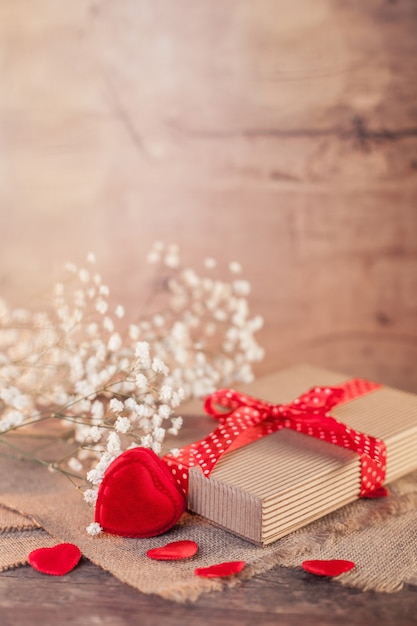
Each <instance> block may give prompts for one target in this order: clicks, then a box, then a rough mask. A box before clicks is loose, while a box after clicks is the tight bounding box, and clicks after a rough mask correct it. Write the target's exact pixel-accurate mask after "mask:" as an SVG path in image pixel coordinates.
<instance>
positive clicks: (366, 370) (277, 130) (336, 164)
mask: <svg viewBox="0 0 417 626" xmlns="http://www.w3.org/2000/svg"><path fill="white" fill-rule="evenodd" d="M416 28H417V5H416V2H415V0H397V1H396V0H387V1H384V0H368V1H367V2H365V3H364V2H361V1H360V0H351V1H349V2H341V1H337V0H315V2H310V0H295V1H293V0H284V1H280V2H278V1H277V0H259V1H258V2H253V1H252V0H233V1H231V2H226V3H224V2H212V1H211V0H202V1H200V2H192V1H190V0H177V1H176V2H175V5H172V4H171V3H169V2H167V1H165V0H161V1H159V2H154V0H143V1H141V2H138V1H135V0H121V1H120V2H106V1H104V0H102V1H100V0H81V1H80V2H70V3H68V2H64V1H63V0H61V1H60V0H58V1H57V0H30V1H28V0H14V1H13V2H7V1H6V0H4V1H3V2H0V72H1V87H0V137H1V139H0V141H1V151H0V166H1V175H0V229H1V234H2V245H1V247H0V289H1V293H2V295H3V296H4V297H5V298H6V299H8V300H9V301H10V302H12V303H14V304H19V305H21V304H23V303H27V302H28V301H29V300H30V296H31V295H32V294H34V293H37V292H39V291H42V290H44V289H45V288H46V287H47V286H49V285H51V284H52V281H53V280H54V279H55V278H56V276H57V275H58V273H59V270H60V268H61V265H62V264H63V263H64V262H65V261H67V260H73V261H75V262H81V261H82V260H83V259H84V258H85V256H86V253H87V252H88V251H89V250H94V251H95V252H96V255H97V257H98V261H99V269H100V270H101V273H102V274H103V276H104V277H105V278H106V280H107V282H108V284H109V285H110V287H111V291H112V294H113V297H114V299H115V301H116V302H119V301H121V302H123V303H124V304H125V305H126V306H127V308H128V309H129V310H133V311H134V312H136V310H137V308H138V306H139V305H140V302H141V300H142V299H143V294H144V293H148V292H149V289H151V284H150V281H151V278H150V273H149V269H148V268H146V267H145V266H144V258H145V256H146V253H147V252H148V250H149V248H150V246H151V243H152V242H153V241H154V240H156V239H160V240H163V241H165V242H176V243H178V244H180V246H181V249H182V250H183V254H184V258H185V261H186V263H189V264H190V265H192V266H194V267H198V266H199V265H200V264H201V263H200V262H201V258H202V257H205V256H214V257H216V258H217V259H218V260H219V263H220V265H222V264H223V265H224V266H226V264H227V262H228V261H230V260H233V259H237V260H239V261H240V262H241V263H242V264H243V266H244V268H245V275H246V277H247V278H249V279H250V280H251V282H252V284H253V294H252V300H251V302H252V308H253V310H254V312H257V313H260V314H262V315H263V316H264V318H265V328H264V329H263V330H262V331H261V334H260V340H261V342H262V343H263V344H264V345H265V346H266V347H267V356H266V359H265V361H264V362H263V363H262V364H261V365H260V366H259V368H258V372H259V373H267V372H270V371H273V370H274V369H276V368H277V367H283V366H286V365H289V364H292V363H296V362H300V361H304V362H311V363H313V364H317V365H324V366H328V367H332V368H333V369H336V370H340V371H345V372H347V373H351V374H356V375H359V376H367V377H370V378H374V379H378V380H380V381H381V382H383V383H386V384H392V385H396V386H398V387H401V388H403V389H408V390H413V391H417V368H416V367H415V363H416V358H417V324H416V313H417V209H416V199H417V193H416V192H417V111H416V97H417V66H416V62H415V59H416V53H417V38H416V36H415V33H416Z"/></svg>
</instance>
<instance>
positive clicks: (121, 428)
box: [114, 415, 132, 433]
mask: <svg viewBox="0 0 417 626" xmlns="http://www.w3.org/2000/svg"><path fill="white" fill-rule="evenodd" d="M131 425H132V424H131V422H130V419H129V418H128V417H121V416H120V415H119V417H118V418H117V420H116V421H115V423H114V427H115V429H116V430H117V432H118V433H127V432H128V431H129V430H130V427H131Z"/></svg>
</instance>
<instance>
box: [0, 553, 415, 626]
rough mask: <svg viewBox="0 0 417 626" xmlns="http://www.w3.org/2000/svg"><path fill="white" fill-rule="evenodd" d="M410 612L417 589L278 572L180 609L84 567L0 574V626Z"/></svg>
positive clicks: (407, 623) (390, 624)
mask: <svg viewBox="0 0 417 626" xmlns="http://www.w3.org/2000/svg"><path fill="white" fill-rule="evenodd" d="M416 609H417V587H409V588H406V589H404V590H403V591H400V592H398V593H395V594H389V595H381V594H375V593H371V592H360V591H355V590H351V589H346V588H344V587H341V586H339V585H337V584H335V583H332V582H331V581H328V580H321V579H319V578H314V577H311V576H310V575H308V574H307V573H304V572H301V571H300V572H299V571H294V570H287V569H284V568H275V569H274V570H272V571H270V572H268V573H267V574H263V575H262V576H256V577H255V578H253V579H251V580H248V581H246V582H244V583H243V584H242V586H240V587H239V588H237V589H229V590H226V591H222V592H215V593H212V594H208V595H205V596H203V597H201V598H200V599H199V600H198V601H197V602H195V603H194V604H187V605H182V604H175V603H173V602H169V601H167V600H163V599H162V598H160V597H159V596H146V595H143V594H140V593H138V592H137V591H135V590H134V589H132V588H130V587H128V586H126V585H123V584H121V583H120V582H118V581H117V580H116V579H115V578H114V577H113V576H111V575H110V574H108V573H106V572H103V571H102V570H100V569H98V568H97V567H95V566H94V565H92V564H91V563H89V562H82V563H81V564H80V565H79V566H78V567H77V569H75V570H73V571H72V572H71V573H70V574H68V575H67V576H65V577H63V578H53V579H51V578H50V577H47V576H42V575H41V574H39V573H37V572H35V571H34V570H31V569H30V568H20V569H17V570H14V571H10V572H6V573H4V572H3V573H2V574H0V618H1V624H2V626H26V625H28V624H30V625H32V624H33V625H36V626H37V625H38V624H39V625H40V624H44V625H46V624H48V626H49V624H51V625H52V624H54V626H64V625H65V626H66V625H69V624H71V626H93V625H94V626H101V625H103V626H133V625H136V624H141V626H142V625H143V626H151V625H152V626H154V625H155V626H157V625H158V626H160V625H161V624H163V625H164V626H180V625H181V626H183V625H184V624H193V625H194V626H205V625H206V624H209V625H212V624H213V625H220V626H235V625H236V626H237V625H239V626H253V624H262V626H269V625H272V624H280V625H282V626H300V624H303V626H313V625H314V626H316V625H317V626H318V625H319V626H364V625H365V624H366V625H368V626H414V625H415V623H416Z"/></svg>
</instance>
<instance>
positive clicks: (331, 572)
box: [301, 559, 355, 576]
mask: <svg viewBox="0 0 417 626" xmlns="http://www.w3.org/2000/svg"><path fill="white" fill-rule="evenodd" d="M301 567H302V568H303V569H304V570H305V571H306V572H310V574H316V575H317V576H340V574H344V573H345V572H349V571H350V570H351V569H353V568H354V567H355V563H354V562H353V561H346V560H344V559H329V560H311V561H303V562H302V564H301Z"/></svg>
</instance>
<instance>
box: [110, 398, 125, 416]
mask: <svg viewBox="0 0 417 626" xmlns="http://www.w3.org/2000/svg"><path fill="white" fill-rule="evenodd" d="M109 408H110V411H111V412H112V413H121V411H123V409H124V405H123V402H121V401H120V400H118V399H117V398H112V399H111V400H110V402H109Z"/></svg>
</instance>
